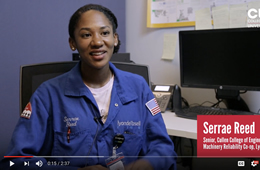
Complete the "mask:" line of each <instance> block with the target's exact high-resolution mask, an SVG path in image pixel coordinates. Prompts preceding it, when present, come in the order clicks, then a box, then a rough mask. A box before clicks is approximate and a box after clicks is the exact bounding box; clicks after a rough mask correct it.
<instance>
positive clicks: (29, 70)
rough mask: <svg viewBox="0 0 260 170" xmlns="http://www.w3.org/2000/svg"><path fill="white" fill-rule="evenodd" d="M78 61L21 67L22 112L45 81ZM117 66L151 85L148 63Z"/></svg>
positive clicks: (120, 63)
mask: <svg viewBox="0 0 260 170" xmlns="http://www.w3.org/2000/svg"><path fill="white" fill-rule="evenodd" d="M77 63H78V61H65V62H53V63H40V64H32V65H24V66H21V68H20V112H22V109H24V107H25V106H26V104H27V103H28V102H29V100H30V98H31V95H32V94H33V93H34V91H35V90H36V89H37V88H38V87H39V85H40V84H41V83H43V82H44V81H46V80H48V79H51V78H54V77H56V76H58V75H61V74H63V73H65V72H68V71H69V70H70V69H72V68H73V67H74V66H75V65H76V64H77ZM112 63H113V64H114V65H115V66H116V67H117V68H119V69H121V70H124V71H128V72H131V73H135V74H139V75H141V76H143V77H144V79H145V80H146V82H147V83H148V85H149V86H150V78H149V68H148V66H146V65H141V64H132V63H122V62H112Z"/></svg>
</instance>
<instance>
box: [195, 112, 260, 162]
mask: <svg viewBox="0 0 260 170" xmlns="http://www.w3.org/2000/svg"><path fill="white" fill-rule="evenodd" d="M197 156H198V157H243V158H244V157H260V115H198V116H197Z"/></svg>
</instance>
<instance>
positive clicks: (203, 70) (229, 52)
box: [179, 28, 260, 111]
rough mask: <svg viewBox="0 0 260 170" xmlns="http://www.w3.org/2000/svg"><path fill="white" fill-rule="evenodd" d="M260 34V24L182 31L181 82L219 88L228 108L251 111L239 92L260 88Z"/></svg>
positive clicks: (218, 96)
mask: <svg viewBox="0 0 260 170" xmlns="http://www.w3.org/2000/svg"><path fill="white" fill-rule="evenodd" d="M259 37H260V29H258V28H233V29H211V30H190V31H180V32H179V48H180V74H181V86H182V87H192V88H211V89H216V97H217V99H225V104H226V105H227V107H228V108H231V109H237V110H246V111H247V110H248V107H247V106H246V104H245V103H244V102H243V100H242V99H241V97H240V95H239V94H240V91H241V90H244V91H247V90H254V91H259V90H260V79H259V73H260V67H259V63H260V50H259V48H260V40H259ZM239 105H241V106H239Z"/></svg>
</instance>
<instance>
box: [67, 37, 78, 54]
mask: <svg viewBox="0 0 260 170" xmlns="http://www.w3.org/2000/svg"><path fill="white" fill-rule="evenodd" d="M69 45H70V48H71V50H72V51H75V50H76V49H77V48H76V43H75V41H74V40H73V39H72V38H71V37H70V38H69Z"/></svg>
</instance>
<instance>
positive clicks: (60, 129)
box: [3, 62, 176, 170]
mask: <svg viewBox="0 0 260 170" xmlns="http://www.w3.org/2000/svg"><path fill="white" fill-rule="evenodd" d="M109 65H110V68H111V70H112V72H113V73H114V83H113V88H112V94H111V102H110V108H109V114H108V118H107V120H106V122H105V123H104V124H102V122H101V121H100V120H99V117H100V112H99V109H98V105H97V103H96V101H95V99H94V97H93V95H92V94H91V92H90V90H89V89H88V88H87V86H86V85H85V84H84V82H83V80H82V77H81V72H80V62H79V63H78V64H77V65H76V66H75V67H74V68H73V69H72V70H71V71H69V72H67V73H65V74H63V75H61V76H58V77H55V78H53V79H50V80H48V81H46V82H44V83H43V84H42V85H40V86H39V88H38V89H37V90H36V91H35V92H34V94H33V95H32V97H31V99H30V104H31V110H32V111H31V116H30V118H24V117H21V118H20V119H19V122H18V124H17V126H16V128H15V131H14V133H13V136H12V140H11V144H10V146H9V148H8V152H7V154H6V155H15V156H19V155H23V156H26V155H33V156H40V157H33V158H30V159H24V158H23V159H20V158H16V159H12V161H13V162H14V163H15V165H14V166H12V167H14V168H15V166H16V167H17V165H19V164H20V166H21V167H19V169H22V168H25V169H28V168H29V167H24V166H22V165H23V164H24V161H30V164H31V165H30V167H32V169H33V168H35V167H37V166H36V165H35V162H37V161H39V160H41V161H42V162H43V167H41V169H44V168H46V169H50V167H55V168H56V169H58V168H59V167H60V168H61V169H65V168H68V169H73V168H75V169H77V168H78V167H84V166H86V165H87V166H89V165H96V164H101V165H103V166H106V163H105V160H106V159H107V158H108V157H110V156H112V150H113V149H112V148H113V138H114V136H115V135H116V134H120V135H123V136H124V138H125V141H124V142H123V144H122V145H121V146H120V147H119V148H118V149H117V150H116V152H117V153H120V152H122V153H123V155H124V156H125V157H124V159H123V162H124V164H125V165H127V164H129V163H131V162H132V161H135V160H137V159H146V160H148V161H149V162H150V163H151V165H152V166H153V167H154V169H155V170H157V169H158V170H159V169H163V170H166V169H170V168H173V169H174V168H176V157H175V156H176V153H175V151H174V145H173V143H172V141H171V139H170V138H169V136H168V134H167V131H166V128H165V125H164V122H163V119H162V116H161V113H158V114H156V115H154V116H153V115H152V113H151V112H150V110H149V109H148V108H147V106H146V103H147V102H148V101H150V100H151V99H153V98H154V95H153V93H152V92H151V90H150V88H149V86H148V85H147V83H146V81H145V80H144V79H143V77H141V76H139V75H135V74H132V73H128V72H124V71H122V70H119V69H117V68H116V67H115V66H114V65H113V64H112V63H109ZM68 130H69V131H68ZM41 156H43V157H41ZM46 156H57V157H55V158H50V157H46ZM59 156H62V157H59ZM70 156H77V157H70ZM80 156H89V157H80ZM92 156H93V157H92ZM138 156H141V157H138ZM48 161H49V162H48ZM52 161H53V162H52ZM62 161H69V166H64V165H62V166H61V165H59V166H57V165H56V166H55V165H54V164H58V163H59V164H61V163H64V162H62ZM3 162H5V163H6V164H8V165H9V160H8V159H4V160H3ZM55 162H56V163H55ZM47 163H49V166H48V165H47ZM66 163H68V162H66ZM8 167H9V166H8Z"/></svg>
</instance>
